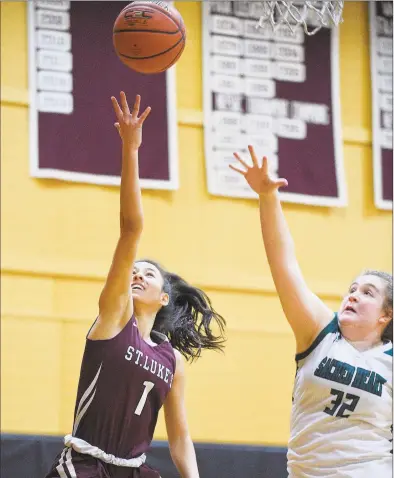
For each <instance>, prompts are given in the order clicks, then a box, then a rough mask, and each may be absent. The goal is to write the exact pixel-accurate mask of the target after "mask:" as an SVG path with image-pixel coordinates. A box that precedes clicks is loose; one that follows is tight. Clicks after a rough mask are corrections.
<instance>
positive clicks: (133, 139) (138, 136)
mask: <svg viewBox="0 0 394 478" xmlns="http://www.w3.org/2000/svg"><path fill="white" fill-rule="evenodd" d="M111 101H112V105H113V107H114V110H115V114H116V118H117V120H118V121H117V122H116V123H115V128H116V129H117V130H118V133H119V135H120V137H121V138H122V141H123V143H126V144H129V145H130V146H132V147H133V148H135V149H138V148H139V147H140V146H141V142H142V125H143V124H144V121H145V120H146V118H147V117H148V115H149V113H150V111H151V107H150V106H148V107H147V108H146V110H145V111H144V112H143V113H142V115H141V116H140V117H138V114H139V112H140V104H141V96H140V95H137V96H136V98H135V103H134V106H133V110H132V112H131V113H130V109H129V105H128V103H127V99H126V94H125V93H124V91H121V92H120V104H121V106H122V107H120V106H119V103H118V101H117V99H116V98H115V97H114V96H111Z"/></svg>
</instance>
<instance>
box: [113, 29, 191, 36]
mask: <svg viewBox="0 0 394 478" xmlns="http://www.w3.org/2000/svg"><path fill="white" fill-rule="evenodd" d="M144 32H146V33H165V34H166V35H175V34H176V33H179V32H181V33H182V30H181V29H179V30H177V31H176V32H164V31H161V30H123V29H122V30H114V31H113V33H144Z"/></svg>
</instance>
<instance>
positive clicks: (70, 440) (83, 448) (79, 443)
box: [64, 435, 146, 468]
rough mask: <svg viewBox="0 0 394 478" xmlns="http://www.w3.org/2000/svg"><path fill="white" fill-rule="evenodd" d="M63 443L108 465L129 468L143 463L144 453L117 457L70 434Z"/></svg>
mask: <svg viewBox="0 0 394 478" xmlns="http://www.w3.org/2000/svg"><path fill="white" fill-rule="evenodd" d="M64 444H65V445H66V446H67V447H68V448H72V449H73V450H75V451H77V452H78V453H83V454H85V455H90V456H93V457H94V458H98V459H99V460H101V461H104V462H105V463H108V464H110V465H116V466H125V467H129V468H139V467H140V466H141V465H143V464H144V463H145V460H146V455H145V453H143V454H142V455H140V456H138V457H136V458H129V459H126V458H117V457H116V456H114V455H111V454H110V453H105V451H103V450H100V448H98V447H97V446H93V445H91V444H90V443H88V442H86V441H85V440H82V439H81V438H77V437H73V436H72V435H66V436H65V437H64Z"/></svg>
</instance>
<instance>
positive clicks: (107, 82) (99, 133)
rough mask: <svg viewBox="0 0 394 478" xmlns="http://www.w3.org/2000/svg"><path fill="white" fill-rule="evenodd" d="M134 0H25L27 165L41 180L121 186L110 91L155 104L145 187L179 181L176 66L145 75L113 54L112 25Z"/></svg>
mask: <svg viewBox="0 0 394 478" xmlns="http://www.w3.org/2000/svg"><path fill="white" fill-rule="evenodd" d="M129 3H130V2H102V1H93V2H91V1H89V2H76V1H74V2H70V1H60V0H57V1H50V0H48V1H45V0H37V1H35V2H28V9H29V10H28V11H29V19H28V27H29V29H28V42H29V89H30V128H31V129H30V171H31V175H32V176H35V177H39V178H55V179H61V180H65V181H77V182H83V183H94V184H107V185H119V184H120V171H121V141H120V139H119V135H118V132H117V131H116V129H115V128H114V122H115V121H116V118H115V113H114V111H113V107H112V103H111V96H115V97H116V98H118V100H119V92H120V91H121V90H123V91H125V93H126V95H127V98H128V102H129V104H130V107H131V106H132V105H133V103H134V100H135V96H136V94H140V95H141V98H142V101H141V110H142V111H143V110H144V109H145V108H146V107H147V106H151V107H152V113H151V114H150V115H149V118H148V119H147V121H146V123H145V124H144V139H143V143H142V146H141V148H140V154H139V158H140V177H141V186H142V187H143V188H149V189H176V188H177V187H178V166H177V123H176V98H175V84H174V82H175V79H174V78H175V77H174V74H175V72H174V69H173V68H171V69H170V70H169V71H167V72H166V73H161V74H157V75H142V74H139V73H136V72H134V71H132V70H130V69H129V68H127V67H126V66H124V65H123V64H122V63H121V61H120V60H119V59H118V57H117V56H116V53H115V51H114V48H113V45H112V29H113V23H114V21H115V19H116V18H117V16H118V15H119V13H120V11H121V10H122V8H124V7H125V6H126V5H128V4H129Z"/></svg>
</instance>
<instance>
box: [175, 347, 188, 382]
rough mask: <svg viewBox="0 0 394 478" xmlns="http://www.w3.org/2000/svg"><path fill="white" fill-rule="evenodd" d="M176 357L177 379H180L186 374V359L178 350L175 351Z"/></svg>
mask: <svg viewBox="0 0 394 478" xmlns="http://www.w3.org/2000/svg"><path fill="white" fill-rule="evenodd" d="M174 355H175V360H176V368H175V377H179V376H180V375H183V374H184V372H185V358H184V356H183V355H182V354H181V353H180V352H179V350H177V349H174Z"/></svg>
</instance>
